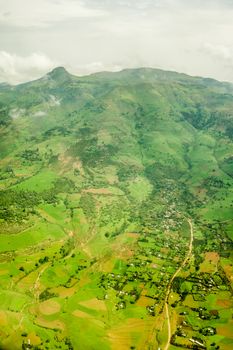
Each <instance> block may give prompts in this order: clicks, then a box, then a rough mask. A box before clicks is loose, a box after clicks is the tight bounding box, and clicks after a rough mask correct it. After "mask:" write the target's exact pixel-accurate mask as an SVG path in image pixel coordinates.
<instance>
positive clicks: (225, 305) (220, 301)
mask: <svg viewBox="0 0 233 350" xmlns="http://www.w3.org/2000/svg"><path fill="white" fill-rule="evenodd" d="M217 305H219V306H221V307H222V308H224V309H225V308H226V309H228V308H230V307H232V302H231V300H229V299H218V300H217Z"/></svg>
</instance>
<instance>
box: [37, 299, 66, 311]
mask: <svg viewBox="0 0 233 350" xmlns="http://www.w3.org/2000/svg"><path fill="white" fill-rule="evenodd" d="M60 309H61V306H60V304H58V303H57V302H56V301H54V300H46V301H44V302H43V303H41V304H40V306H39V310H40V312H41V313H42V314H44V315H52V314H56V313H57V312H59V311H60Z"/></svg>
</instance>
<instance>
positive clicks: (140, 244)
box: [0, 67, 233, 350]
mask: <svg viewBox="0 0 233 350" xmlns="http://www.w3.org/2000/svg"><path fill="white" fill-rule="evenodd" d="M232 108H233V87H232V85H231V84H228V83H220V82H217V81H215V80H212V79H204V78H199V77H189V76H186V75H184V74H178V73H175V72H166V71H160V70H156V69H149V68H148V69H147V68H142V69H135V70H124V71H122V72H118V73H107V72H104V73H98V74H93V75H90V76H86V77H75V76H73V75H71V74H69V73H68V72H67V71H66V70H65V69H64V68H62V67H59V68H56V69H55V70H53V71H52V72H50V73H48V74H47V75H46V76H45V77H42V78H41V79H39V80H36V81H33V82H29V83H26V84H21V85H17V86H15V87H6V86H1V85H0V132H1V138H0V150H1V160H0V161H1V171H0V191H1V192H0V300H1V305H0V349H3V350H14V349H15V350H18V349H40V350H44V349H51V350H54V349H64V350H65V349H69V350H71V349H75V350H76V349H77V350H82V349H83V350H89V349H90V350H91V349H93V350H98V349H102V350H110V349H112V350H119V349H120V350H129V349H135V350H136V349H137V350H147V349H148V350H154V349H156V350H158V349H160V350H168V349H169V350H176V349H177V350H178V349H208V350H218V349H220V350H221V349H222V350H230V349H232V345H233V337H232V312H233V298H232V288H233V279H232V276H233V274H232V272H233V271H232V269H233V268H232V262H233V260H232V239H233V178H232V177H233V154H232V152H233V140H232V135H233V119H232Z"/></svg>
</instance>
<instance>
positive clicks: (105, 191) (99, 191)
mask: <svg viewBox="0 0 233 350" xmlns="http://www.w3.org/2000/svg"><path fill="white" fill-rule="evenodd" d="M82 192H86V193H92V194H104V195H109V194H112V191H110V190H109V189H108V188H88V189H86V190H83V191H82Z"/></svg>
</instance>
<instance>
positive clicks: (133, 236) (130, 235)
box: [126, 232, 139, 238]
mask: <svg viewBox="0 0 233 350" xmlns="http://www.w3.org/2000/svg"><path fill="white" fill-rule="evenodd" d="M126 235H127V236H128V237H131V238H138V237H139V234H138V233H134V232H127V233H126Z"/></svg>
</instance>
